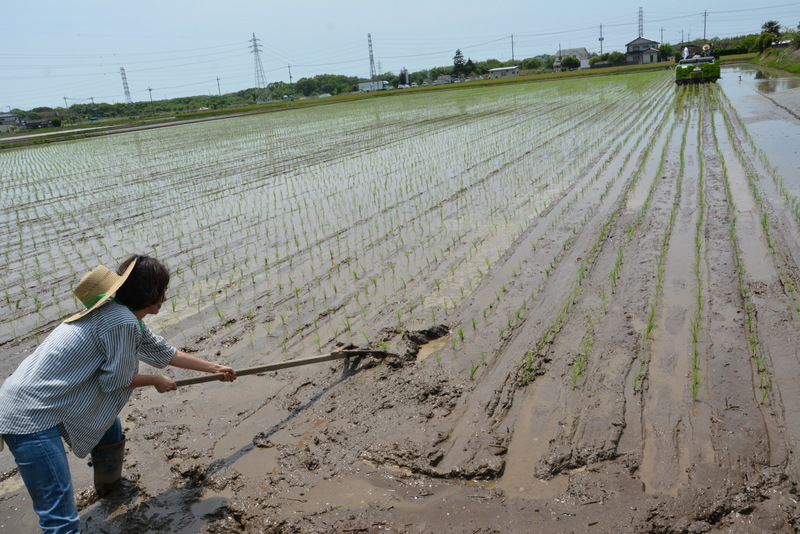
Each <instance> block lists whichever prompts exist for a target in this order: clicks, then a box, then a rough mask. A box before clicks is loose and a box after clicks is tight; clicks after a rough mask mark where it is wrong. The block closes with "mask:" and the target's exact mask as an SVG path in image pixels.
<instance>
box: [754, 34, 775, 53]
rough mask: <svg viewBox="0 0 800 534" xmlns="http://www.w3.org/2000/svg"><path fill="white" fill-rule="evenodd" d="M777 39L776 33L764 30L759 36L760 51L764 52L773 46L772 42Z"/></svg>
mask: <svg viewBox="0 0 800 534" xmlns="http://www.w3.org/2000/svg"><path fill="white" fill-rule="evenodd" d="M774 40H775V34H772V33H770V32H764V33H762V34H761V36H760V37H759V38H758V46H757V48H758V52H759V53H761V52H764V51H765V50H766V49H767V48H769V47H771V46H772V42H773V41H774Z"/></svg>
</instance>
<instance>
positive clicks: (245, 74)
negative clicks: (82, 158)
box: [0, 0, 800, 112]
mask: <svg viewBox="0 0 800 534" xmlns="http://www.w3.org/2000/svg"><path fill="white" fill-rule="evenodd" d="M685 5H686V7H685V8H684V9H682V10H676V9H674V8H671V7H669V4H668V3H663V2H662V3H658V4H654V3H652V2H650V3H644V2H641V1H640V2H630V1H621V0H607V1H605V2H589V1H585V0H578V1H572V2H537V1H531V0H495V1H493V2H488V1H480V2H478V1H475V0H459V1H454V0H405V1H402V2H395V1H392V2H388V1H385V0H372V1H363V0H341V1H340V2H331V1H323V0H305V1H303V2H290V1H288V0H284V1H282V2H275V1H263V0H262V1H256V0H249V1H248V0H228V1H225V2H223V1H218V0H217V1H209V0H195V1H192V2H188V1H184V0H180V1H179V0H167V1H164V0H159V1H137V0H129V1H127V2H108V1H94V0H72V1H68V2H67V1H63V0H58V1H54V0H37V1H30V2H22V1H14V2H7V3H6V4H5V6H4V10H3V21H4V22H3V27H4V28H3V32H2V34H3V38H2V44H0V111H2V112H5V111H8V109H10V108H20V109H30V108H32V107H37V106H50V107H56V106H64V104H65V100H64V97H66V98H67V100H66V103H67V104H69V105H72V104H75V103H82V102H89V101H91V99H92V98H94V101H95V102H124V101H125V94H124V91H123V86H122V79H121V76H120V67H124V68H125V71H126V75H127V79H128V86H129V89H130V93H131V97H132V99H133V100H134V101H142V100H149V99H150V98H151V96H152V98H153V99H154V100H159V99H164V98H174V97H179V96H187V95H199V94H217V92H218V91H221V92H222V93H226V92H232V91H237V90H241V89H245V88H248V87H253V86H254V85H255V68H254V56H253V54H252V53H251V52H250V39H251V38H252V36H253V34H255V36H256V37H257V38H258V39H259V45H260V47H261V52H260V57H261V63H262V65H263V68H264V72H265V76H266V81H267V83H270V82H274V81H286V82H288V81H289V74H290V72H291V76H292V80H293V81H297V80H298V79H299V78H301V77H308V76H314V75H315V74H323V73H329V74H345V75H349V76H361V77H368V76H369V51H368V45H367V34H368V33H369V34H371V35H372V45H373V51H374V57H375V62H376V67H378V66H380V67H381V68H382V70H384V71H392V72H395V73H397V72H399V71H400V69H402V68H403V67H406V68H408V69H409V71H412V72H413V71H416V70H420V69H423V68H430V67H435V66H444V65H450V64H452V59H453V55H454V53H455V50H456V49H457V48H460V49H461V50H462V52H463V53H464V56H465V57H467V58H472V59H473V60H474V61H481V60H484V59H488V58H495V59H499V60H502V61H505V60H509V59H512V57H513V58H514V59H516V60H520V59H523V58H526V57H532V56H535V55H538V54H555V53H556V51H557V50H558V47H559V45H560V46H561V47H562V48H576V47H585V48H587V49H588V50H589V51H590V52H599V51H600V42H599V37H600V25H602V26H603V37H604V40H603V51H604V52H609V51H613V50H618V51H624V48H625V44H626V43H628V42H630V41H631V40H633V39H635V38H636V37H637V36H638V32H639V7H640V6H642V7H643V8H644V9H643V19H644V24H643V27H644V32H643V34H644V37H647V38H649V39H653V40H655V41H659V42H661V40H662V34H663V42H668V43H677V42H679V41H680V40H681V38H682V37H684V38H686V39H687V40H688V39H689V38H692V39H694V38H697V37H702V36H703V32H704V27H703V23H704V20H705V23H706V26H705V35H706V36H707V37H709V38H710V37H714V36H717V37H728V36H736V35H743V34H748V33H757V32H759V31H760V28H761V24H763V23H764V22H765V21H767V20H777V21H778V22H780V23H781V24H782V25H784V26H788V27H792V28H796V26H797V25H798V24H800V2H782V1H781V0H764V1H763V2H760V3H757V2H753V1H742V0H706V1H705V2H701V3H686V4H685ZM111 6H113V7H111ZM704 12H707V16H706V17H704V16H703V13H704ZM512 35H513V38H512ZM512 44H513V47H512ZM512 54H513V56H512Z"/></svg>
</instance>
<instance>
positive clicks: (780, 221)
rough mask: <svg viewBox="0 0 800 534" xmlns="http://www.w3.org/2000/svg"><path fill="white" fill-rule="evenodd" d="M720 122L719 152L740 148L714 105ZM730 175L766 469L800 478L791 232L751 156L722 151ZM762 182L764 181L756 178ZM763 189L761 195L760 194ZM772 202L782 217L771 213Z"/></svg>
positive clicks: (727, 117)
mask: <svg viewBox="0 0 800 534" xmlns="http://www.w3.org/2000/svg"><path fill="white" fill-rule="evenodd" d="M715 103H717V104H718V105H719V107H720V114H719V115H720V116H719V117H718V119H717V121H716V123H715V132H716V135H717V136H718V138H719V139H718V141H717V143H718V146H722V147H742V146H746V145H745V144H744V143H743V142H741V141H740V138H739V137H737V130H736V122H735V121H736V116H735V114H734V113H733V112H732V110H731V108H730V107H729V106H726V105H725V104H726V103H725V101H724V100H722V99H720V98H717V99H716V101H715ZM721 153H722V154H723V155H724V158H725V161H726V167H727V168H728V169H729V171H730V172H729V183H730V185H729V196H730V201H731V205H732V206H734V207H735V210H736V211H735V213H736V220H735V233H736V236H737V239H736V240H737V242H738V243H739V247H740V252H741V255H740V258H739V263H740V264H741V274H740V287H741V288H740V292H741V293H742V294H743V297H744V299H745V312H744V314H745V316H746V317H748V318H750V321H751V324H749V325H748V327H747V328H748V330H749V334H748V338H749V339H748V342H749V343H750V354H751V358H752V359H753V360H754V367H755V369H754V384H753V389H754V393H755V396H756V398H757V399H759V400H760V408H761V413H762V417H763V418H764V422H765V425H766V426H767V429H768V437H769V452H770V462H769V465H772V466H782V467H784V468H785V469H786V472H787V473H788V474H790V475H791V476H792V477H793V478H796V477H797V475H798V473H800V458H798V457H797V455H796V454H795V453H794V450H793V449H794V447H795V445H796V444H797V443H800V380H798V377H800V361H799V359H798V349H797V347H798V346H800V334H798V332H797V329H796V328H794V327H793V325H795V324H796V323H797V320H798V318H800V315H799V314H798V311H800V306H799V305H798V295H797V291H796V289H795V288H796V287H797V285H796V280H797V275H798V268H797V264H796V263H792V262H789V261H787V260H788V259H789V258H791V257H792V248H793V245H795V244H789V243H787V242H786V240H785V238H784V237H783V236H784V233H783V232H780V231H778V230H779V229H780V228H787V227H788V228H791V227H792V226H793V221H791V220H788V221H787V220H786V214H787V212H789V210H788V209H787V206H786V203H785V201H784V199H783V198H780V197H778V196H777V195H776V194H775V193H776V192H775V191H774V190H772V189H771V187H770V186H771V185H772V184H773V182H772V181H770V180H765V179H760V180H758V179H756V177H757V176H759V173H758V171H757V169H756V166H755V162H756V161H757V156H756V155H754V154H752V152H746V151H737V150H721ZM762 176H763V175H762ZM763 189H766V191H763ZM770 199H771V200H772V202H777V203H778V204H779V206H780V207H782V208H783V211H779V210H776V209H770V208H771V206H770V204H769V202H770Z"/></svg>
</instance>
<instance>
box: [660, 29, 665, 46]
mask: <svg viewBox="0 0 800 534" xmlns="http://www.w3.org/2000/svg"><path fill="white" fill-rule="evenodd" d="M659 44H664V28H661V41H660V43H659Z"/></svg>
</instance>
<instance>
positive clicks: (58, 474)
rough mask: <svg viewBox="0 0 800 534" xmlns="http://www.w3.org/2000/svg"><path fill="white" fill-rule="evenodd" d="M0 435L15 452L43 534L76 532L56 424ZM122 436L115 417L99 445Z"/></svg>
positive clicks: (77, 525)
mask: <svg viewBox="0 0 800 534" xmlns="http://www.w3.org/2000/svg"><path fill="white" fill-rule="evenodd" d="M3 439H5V442H6V444H7V445H8V448H9V450H10V451H11V454H13V455H14V461H16V462H17V467H18V468H19V474H20V476H21V477H22V481H23V482H25V487H26V488H27V489H28V493H29V494H30V496H31V502H32V503H33V510H34V511H35V512H36V515H38V516H39V528H41V529H42V534H73V533H76V532H78V531H79V530H78V529H79V528H80V525H81V519H80V517H79V516H78V509H77V508H76V507H75V497H74V495H73V490H72V476H71V475H70V472H69V462H67V453H66V450H65V449H64V442H63V441H61V434H59V432H58V427H53V428H49V429H47V430H42V431H41V432H34V433H33V434H6V435H5V436H3ZM122 439H123V434H122V425H121V424H120V420H119V417H117V419H116V421H115V422H114V424H113V425H111V428H109V429H108V431H106V433H105V435H104V436H103V439H101V440H100V443H99V445H106V444H110V443H117V442H119V441H122Z"/></svg>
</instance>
